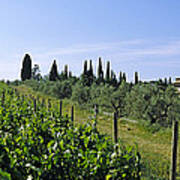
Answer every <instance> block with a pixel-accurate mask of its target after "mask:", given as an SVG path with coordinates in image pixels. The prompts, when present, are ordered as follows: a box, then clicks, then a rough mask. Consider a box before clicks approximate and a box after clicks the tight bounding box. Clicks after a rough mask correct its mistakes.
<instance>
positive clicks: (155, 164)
mask: <svg viewBox="0 0 180 180" xmlns="http://www.w3.org/2000/svg"><path fill="white" fill-rule="evenodd" d="M15 88H16V89H17V90H18V91H19V92H20V93H21V94H33V96H36V97H39V98H40V100H42V99H43V98H44V99H46V100H47V99H52V104H53V106H54V108H58V103H59V100H57V99H56V98H52V97H50V96H47V95H45V94H42V93H40V92H34V91H32V90H31V89H30V88H27V87H26V86H24V85H21V86H17V87H15ZM72 105H73V103H72V102H71V101H70V100H67V99H66V100H63V114H64V115H65V114H68V115H70V111H71V106H72ZM91 117H93V112H92V110H83V109H81V108H80V107H79V106H77V105H75V125H78V124H81V123H85V122H86V121H87V120H88V119H90V118H91ZM112 121H113V117H112V116H111V115H103V114H100V115H99V116H98V118H97V122H98V123H97V127H98V129H99V130H100V132H102V133H104V134H107V135H108V136H110V137H112V130H113V129H112V124H113V123H112ZM118 135H119V138H120V140H121V141H122V142H124V143H125V144H126V145H136V144H137V145H138V150H139V151H140V154H141V156H142V161H143V163H144V168H145V171H144V178H143V179H153V180H154V179H155V177H153V175H154V176H158V177H160V178H161V179H168V177H169V168H170V157H171V129H163V130H159V131H157V132H155V133H152V132H150V131H149V130H148V128H146V126H144V125H143V124H141V123H133V122H129V121H126V120H124V119H119V120H118ZM179 145H180V143H179ZM179 147H180V146H179ZM178 155H180V154H178ZM179 160H180V159H179V158H178V161H177V162H178V166H177V167H179V165H180V163H179ZM177 173H178V174H180V169H179V168H177ZM160 178H159V179H160ZM178 178H179V179H180V177H178ZM178 178H177V179H178Z"/></svg>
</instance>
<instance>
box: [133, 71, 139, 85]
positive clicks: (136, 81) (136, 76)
mask: <svg viewBox="0 0 180 180" xmlns="http://www.w3.org/2000/svg"><path fill="white" fill-rule="evenodd" d="M134 82H135V84H138V82H139V78H138V72H135V79H134Z"/></svg>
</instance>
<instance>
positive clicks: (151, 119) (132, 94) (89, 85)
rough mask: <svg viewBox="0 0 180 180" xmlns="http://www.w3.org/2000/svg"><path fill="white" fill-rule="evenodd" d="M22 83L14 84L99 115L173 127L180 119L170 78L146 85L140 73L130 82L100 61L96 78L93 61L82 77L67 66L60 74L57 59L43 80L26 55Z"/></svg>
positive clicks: (136, 73)
mask: <svg viewBox="0 0 180 180" xmlns="http://www.w3.org/2000/svg"><path fill="white" fill-rule="evenodd" d="M21 80H22V81H14V82H13V84H15V85H19V84H22V83H23V84H26V85H28V86H30V87H31V88H33V89H34V90H35V91H40V92H42V93H45V94H48V95H51V96H54V97H56V98H59V99H64V98H67V99H70V100H72V102H75V103H77V104H79V106H81V107H82V108H87V109H92V108H93V107H95V106H96V107H98V108H99V112H103V111H108V112H116V113H117V114H118V116H119V117H128V118H133V119H138V120H143V121H145V122H147V123H148V124H150V125H152V124H156V125H157V124H158V125H160V126H165V127H167V126H170V125H171V123H172V121H173V120H174V119H180V99H179V94H178V91H177V89H176V88H175V87H174V85H173V84H172V82H171V78H168V79H167V78H165V79H163V80H162V79H159V80H158V81H150V82H143V81H141V80H140V79H139V76H138V72H135V74H134V82H127V78H126V73H124V72H119V77H116V74H115V72H114V71H113V70H112V69H111V65H110V61H107V65H106V69H105V70H104V69H103V66H102V59H101V58H99V60H98V66H97V75H95V73H94V69H93V64H92V60H89V61H87V60H85V61H84V66H83V71H82V73H81V75H80V76H79V77H76V76H73V75H72V72H71V71H69V70H68V65H65V67H64V70H63V71H62V72H61V73H60V74H59V73H58V67H57V64H56V61H55V60H54V61H53V63H52V66H51V68H50V72H49V74H48V75H46V76H44V77H42V76H41V74H40V68H39V66H38V65H37V64H35V65H34V67H33V68H32V60H31V57H30V56H29V55H28V54H26V55H25V57H24V59H23V63H22V69H21Z"/></svg>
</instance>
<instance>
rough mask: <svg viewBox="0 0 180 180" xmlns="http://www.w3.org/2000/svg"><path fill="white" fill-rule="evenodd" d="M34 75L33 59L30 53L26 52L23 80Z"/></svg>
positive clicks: (22, 73) (23, 64)
mask: <svg viewBox="0 0 180 180" xmlns="http://www.w3.org/2000/svg"><path fill="white" fill-rule="evenodd" d="M31 77H32V60H31V57H30V55H29V54H25V57H24V59H23V63H22V69H21V80H22V81H25V80H26V79H31Z"/></svg>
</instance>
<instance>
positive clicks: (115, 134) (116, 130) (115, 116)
mask: <svg viewBox="0 0 180 180" xmlns="http://www.w3.org/2000/svg"><path fill="white" fill-rule="evenodd" d="M114 142H115V143H117V142H118V127H117V113H116V112H115V113H114Z"/></svg>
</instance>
